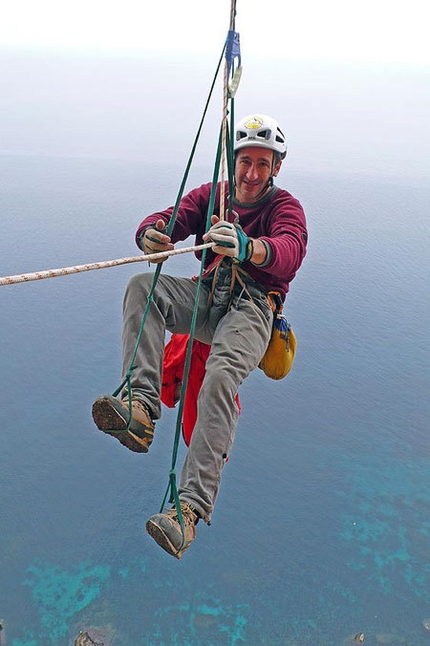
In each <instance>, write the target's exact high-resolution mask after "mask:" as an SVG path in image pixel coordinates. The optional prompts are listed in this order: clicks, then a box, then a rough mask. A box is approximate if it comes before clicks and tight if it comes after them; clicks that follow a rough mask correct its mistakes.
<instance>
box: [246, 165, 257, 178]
mask: <svg viewBox="0 0 430 646" xmlns="http://www.w3.org/2000/svg"><path fill="white" fill-rule="evenodd" d="M246 177H247V178H248V179H249V181H250V182H252V181H254V180H255V179H257V178H258V173H257V166H256V165H255V164H251V165H250V166H249V167H248V170H247V171H246Z"/></svg>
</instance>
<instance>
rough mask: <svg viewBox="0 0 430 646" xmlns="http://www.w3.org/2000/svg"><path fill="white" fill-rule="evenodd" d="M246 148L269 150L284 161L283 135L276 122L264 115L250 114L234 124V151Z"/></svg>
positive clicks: (284, 140)
mask: <svg viewBox="0 0 430 646" xmlns="http://www.w3.org/2000/svg"><path fill="white" fill-rule="evenodd" d="M247 146H258V147H260V148H269V150H274V151H275V152H277V153H279V154H280V155H281V159H284V158H285V156H286V154H287V142H286V139H285V135H284V133H283V132H282V130H281V129H280V127H279V126H278V122H277V121H275V119H273V118H272V117H268V116H267V115H265V114H250V115H249V116H247V117H245V118H244V119H241V121H239V123H237V124H236V132H235V137H234V150H235V151H237V150H240V149H241V148H245V147H247Z"/></svg>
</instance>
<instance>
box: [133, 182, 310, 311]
mask: <svg viewBox="0 0 430 646" xmlns="http://www.w3.org/2000/svg"><path fill="white" fill-rule="evenodd" d="M210 191H211V184H210V183H209V184H203V185H202V186H200V187H199V188H195V189H193V190H192V191H190V192H189V193H188V194H187V195H185V196H184V197H183V198H182V200H181V204H180V207H179V211H178V214H177V217H176V222H175V226H174V227H173V233H172V236H171V238H172V242H173V243H176V242H178V241H179V240H186V238H188V237H189V236H190V235H195V244H196V245H199V244H202V242H203V240H202V236H203V234H204V232H205V228H206V220H207V211H208V206H209V197H210ZM227 191H228V187H227V185H226V195H227ZM226 206H227V200H226ZM233 208H234V210H235V211H236V213H238V215H239V223H240V225H241V227H242V228H243V230H244V231H245V233H246V234H247V235H248V236H249V237H250V238H259V239H260V240H263V241H265V243H266V245H267V246H268V248H269V249H268V251H269V253H268V257H267V259H266V262H265V263H264V266H255V265H253V264H252V263H251V262H244V263H242V266H243V268H244V269H245V271H247V272H248V274H249V275H250V276H251V277H252V278H253V279H254V280H255V281H257V283H259V284H260V285H262V286H263V287H264V288H266V289H267V290H271V291H277V292H280V294H281V296H282V298H283V299H284V298H285V296H286V294H287V292H288V289H289V283H290V282H291V281H292V280H293V278H294V276H295V275H296V272H297V270H298V268H299V267H300V265H301V263H302V260H303V258H304V257H305V254H306V242H307V230H306V218H305V214H304V211H303V208H302V206H301V205H300V203H299V201H298V200H296V199H295V198H294V197H293V196H292V195H291V194H290V193H288V191H285V190H283V189H280V188H278V187H276V186H274V187H273V188H272V189H271V190H270V191H269V193H268V195H266V196H264V197H263V198H262V199H261V200H258V201H257V202H255V203H254V204H243V202H238V201H237V200H236V199H235V200H233ZM172 212H173V207H169V208H168V209H166V210H165V211H160V212H159V213H153V214H152V215H149V216H148V217H147V218H145V219H144V220H143V222H142V223H141V224H140V226H139V228H138V229H137V232H136V242H137V245H138V246H139V247H140V245H139V241H140V234H141V233H142V231H143V230H144V229H146V228H147V227H148V225H150V224H154V223H155V222H156V221H157V220H158V219H160V218H162V219H163V220H164V221H165V222H168V221H169V219H170V217H171V215H172ZM213 212H214V214H216V215H219V185H218V188H217V197H216V200H215V206H214V209H213ZM229 219H231V220H232V221H233V219H234V218H233V216H232V215H231V214H230V217H229ZM196 256H197V257H198V258H199V259H200V258H201V251H200V252H196ZM214 259H215V254H214V253H213V251H212V249H208V250H207V253H206V259H205V266H206V267H207V266H209V265H210V264H211V263H212V262H213V260H214Z"/></svg>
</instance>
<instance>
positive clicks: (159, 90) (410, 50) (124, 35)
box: [0, 0, 430, 177]
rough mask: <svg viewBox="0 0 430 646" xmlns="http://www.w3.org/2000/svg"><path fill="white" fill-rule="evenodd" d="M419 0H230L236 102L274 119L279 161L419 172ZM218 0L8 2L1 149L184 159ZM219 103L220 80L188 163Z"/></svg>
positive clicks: (204, 82)
mask: <svg viewBox="0 0 430 646" xmlns="http://www.w3.org/2000/svg"><path fill="white" fill-rule="evenodd" d="M424 2H428V0H409V2H408V3H407V4H406V3H405V2H404V1H402V2H399V0H390V1H388V0H360V2H357V3H354V2H351V1H349V2H345V0H342V1H340V0H326V1H325V2H316V0H301V1H300V2H292V1H291V0H266V1H265V2H261V1H257V0H237V4H236V9H237V14H236V24H235V27H236V30H237V31H238V32H239V34H240V39H241V54H242V64H243V75H242V80H241V83H240V86H239V90H238V92H237V96H236V102H235V103H236V115H237V117H238V118H239V117H240V116H244V115H246V114H250V113H252V112H254V111H256V112H262V113H265V114H269V115H272V116H274V117H275V118H276V119H278V121H279V122H280V125H281V127H282V128H283V130H284V131H285V132H286V135H287V139H288V144H289V154H288V168H289V169H292V170H293V169H303V168H305V169H309V168H316V169H322V168H323V169H325V168H333V169H334V168H339V169H341V170H344V169H351V170H353V171H354V172H355V171H357V172H364V171H365V172H371V173H375V172H378V173H379V172H388V171H389V172H390V173H398V172H401V173H402V174H404V175H406V174H408V175H411V176H412V175H413V176H420V177H427V176H428V173H429V172H430V156H429V150H430V122H429V119H428V114H429V113H430V82H429V80H430V46H429V45H428V34H427V30H428V28H427V15H426V10H425V7H424ZM230 9H231V2H230V0H212V1H211V2H209V0H181V1H179V0H163V1H162V2H159V3H156V2H149V1H148V0H139V2H137V1H136V0H121V2H115V1H111V2H108V3H107V2H102V1H101V0H73V1H72V0H38V2H34V0H14V1H13V2H8V3H6V4H5V5H4V7H3V8H2V16H1V20H0V87H1V88H2V92H1V93H0V114H1V115H2V118H1V119H0V154H14V155H15V154H36V155H54V156H76V157H103V158H121V159H138V160H141V159H142V160H144V161H145V162H149V163H159V164H161V165H163V164H164V163H165V161H166V159H169V161H172V163H173V162H174V163H175V164H178V165H179V166H180V167H183V166H184V165H185V163H186V161H187V159H188V154H189V152H190V148H191V144H192V142H193V139H194V136H195V134H196V131H197V126H198V123H199V120H200V117H201V114H202V110H203V106H204V102H205V100H206V97H207V94H208V90H209V87H210V83H211V80H212V78H213V75H214V72H215V69H216V64H217V62H218V59H219V57H220V54H221V51H222V48H223V45H224V42H225V38H226V34H227V31H228V28H229V25H230ZM220 77H221V78H222V75H220ZM221 112H222V93H221V87H220V80H218V88H217V89H216V92H215V95H214V98H213V101H212V103H211V109H210V111H209V114H208V116H207V119H206V122H205V130H204V132H203V135H202V138H201V142H200V145H199V149H198V156H197V157H196V160H195V163H201V164H202V165H209V164H210V165H211V164H212V161H213V157H214V154H215V148H216V143H217V135H218V129H219V123H220V118H221ZM284 166H285V167H287V165H286V164H285V165H284ZM283 171H284V169H283Z"/></svg>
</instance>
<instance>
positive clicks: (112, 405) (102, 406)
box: [92, 395, 154, 453]
mask: <svg viewBox="0 0 430 646" xmlns="http://www.w3.org/2000/svg"><path fill="white" fill-rule="evenodd" d="M119 407H121V409H122V406H121V404H120V403H119V402H118V400H116V399H115V398H114V397H111V395H105V396H104V397H100V398H99V399H97V400H96V401H95V402H94V404H93V408H92V414H93V420H94V422H95V424H96V426H97V428H98V429H99V430H100V431H103V433H107V434H108V435H111V436H112V437H116V439H117V440H118V441H119V442H120V443H121V444H122V445H123V446H126V447H127V448H128V449H130V451H133V452H134V453H148V450H149V446H150V444H151V442H152V437H151V438H147V437H143V438H142V437H139V435H137V434H136V432H139V433H142V432H143V433H148V434H149V433H150V434H151V436H152V435H153V433H154V431H153V429H149V428H147V427H145V426H144V425H143V424H140V423H139V422H137V421H136V420H133V419H132V420H131V424H130V428H129V429H127V425H128V419H129V414H128V411H126V410H125V409H122V410H118V408H119ZM123 412H124V414H123ZM136 427H137V428H136ZM133 431H135V432H133Z"/></svg>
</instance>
